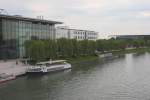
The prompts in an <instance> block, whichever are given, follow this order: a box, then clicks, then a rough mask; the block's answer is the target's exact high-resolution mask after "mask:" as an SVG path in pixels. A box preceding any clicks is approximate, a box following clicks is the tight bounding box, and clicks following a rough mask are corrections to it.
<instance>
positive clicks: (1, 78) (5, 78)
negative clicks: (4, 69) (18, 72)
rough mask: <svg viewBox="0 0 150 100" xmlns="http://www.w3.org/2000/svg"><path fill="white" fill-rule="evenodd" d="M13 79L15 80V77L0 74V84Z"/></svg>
mask: <svg viewBox="0 0 150 100" xmlns="http://www.w3.org/2000/svg"><path fill="white" fill-rule="evenodd" d="M14 79H16V76H14V75H9V74H6V73H2V74H0V83H3V82H6V81H10V80H14Z"/></svg>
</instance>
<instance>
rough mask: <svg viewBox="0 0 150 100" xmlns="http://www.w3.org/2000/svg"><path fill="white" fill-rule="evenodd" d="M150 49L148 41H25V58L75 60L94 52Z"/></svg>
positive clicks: (62, 39)
mask: <svg viewBox="0 0 150 100" xmlns="http://www.w3.org/2000/svg"><path fill="white" fill-rule="evenodd" d="M129 47H130V48H141V47H150V40H148V39H135V40H115V39H109V40H97V41H90V40H82V41H77V40H76V39H65V38H61V39H58V40H30V41H26V43H25V48H26V56H27V57H28V58H30V59H32V60H35V61H43V60H46V59H59V58H66V59H67V58H76V57H80V56H93V55H95V51H100V52H104V51H113V50H114V51H116V50H125V49H126V48H129Z"/></svg>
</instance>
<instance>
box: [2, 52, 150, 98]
mask: <svg viewBox="0 0 150 100" xmlns="http://www.w3.org/2000/svg"><path fill="white" fill-rule="evenodd" d="M0 100H150V54H149V53H143V54H127V55H125V57H122V58H119V59H115V60H111V61H105V62H100V61H93V62H88V63H82V64H80V65H76V66H73V69H72V70H67V71H64V72H58V73H51V74H47V75H38V76H32V75H28V76H24V77H20V78H18V79H16V80H14V81H10V82H8V83H5V84H0Z"/></svg>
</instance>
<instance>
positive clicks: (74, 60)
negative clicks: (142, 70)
mask: <svg viewBox="0 0 150 100" xmlns="http://www.w3.org/2000/svg"><path fill="white" fill-rule="evenodd" d="M143 52H150V48H137V49H129V50H120V51H113V52H112V53H113V54H114V55H124V54H127V53H143ZM98 59H99V57H98V56H80V57H76V58H67V59H66V60H67V61H68V62H69V63H71V64H77V63H81V62H89V61H94V60H98Z"/></svg>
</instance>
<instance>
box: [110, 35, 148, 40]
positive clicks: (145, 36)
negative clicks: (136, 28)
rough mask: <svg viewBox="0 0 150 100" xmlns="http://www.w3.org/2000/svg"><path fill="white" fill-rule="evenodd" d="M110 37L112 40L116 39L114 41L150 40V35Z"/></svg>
mask: <svg viewBox="0 0 150 100" xmlns="http://www.w3.org/2000/svg"><path fill="white" fill-rule="evenodd" d="M110 37H111V38H114V39H122V40H127V39H142V38H150V35H112V36H110Z"/></svg>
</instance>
